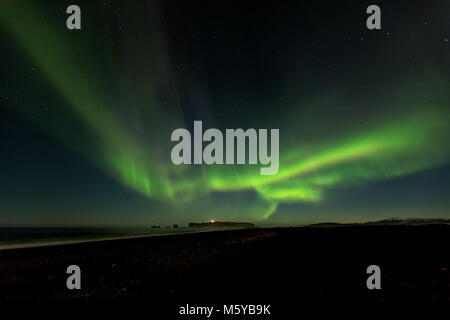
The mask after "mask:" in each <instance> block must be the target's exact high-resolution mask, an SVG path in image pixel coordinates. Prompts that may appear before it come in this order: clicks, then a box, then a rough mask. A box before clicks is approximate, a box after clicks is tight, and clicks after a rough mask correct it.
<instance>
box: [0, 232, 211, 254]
mask: <svg viewBox="0 0 450 320" xmlns="http://www.w3.org/2000/svg"><path fill="white" fill-rule="evenodd" d="M217 230H218V229H215V230H211V229H200V230H199V229H192V228H187V227H180V228H163V227H161V228H151V227H147V228H0V250H5V249H15V248H28V247H40V246H48V245H62V244H70V243H80V242H91V241H104V240H113V239H124V238H137V237H150V236H160V235H170V234H180V233H192V232H205V231H217Z"/></svg>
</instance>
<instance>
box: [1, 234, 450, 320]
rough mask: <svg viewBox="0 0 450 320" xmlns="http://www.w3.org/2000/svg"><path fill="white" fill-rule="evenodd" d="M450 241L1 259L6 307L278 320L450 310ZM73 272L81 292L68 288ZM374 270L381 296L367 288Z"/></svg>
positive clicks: (171, 240) (109, 246)
mask: <svg viewBox="0 0 450 320" xmlns="http://www.w3.org/2000/svg"><path fill="white" fill-rule="evenodd" d="M449 240H450V226H447V225H435V226H359V227H331V228H323V227H316V228H312V227H309V228H308V227H305V228H286V229H250V230H230V231H219V232H208V233H199V234H184V235H183V234H182V235H171V236H161V237H153V238H140V239H127V240H117V241H105V242H96V243H84V244H76V245H65V246H55V247H44V248H32V249H17V250H9V251H0V300H3V303H4V302H5V300H8V301H10V302H14V301H16V302H17V300H21V301H22V302H23V300H34V301H35V300H40V301H42V302H48V301H53V300H57V301H58V302H61V303H64V302H67V301H69V302H72V301H75V302H92V301H96V302H100V303H104V302H105V300H110V299H114V300H118V301H117V302H118V303H119V304H120V303H121V302H123V303H129V302H130V301H133V302H136V301H138V302H140V303H141V304H144V305H145V306H146V308H148V310H157V309H158V308H161V309H162V308H163V306H164V312H165V313H166V315H167V318H171V317H172V316H173V317H175V316H176V314H177V312H178V311H179V307H180V306H183V305H186V304H190V305H212V304H214V305H216V306H221V305H223V304H270V305H271V313H272V315H273V314H275V315H276V314H287V313H291V314H294V313H296V312H298V310H299V309H301V308H302V307H303V306H306V305H308V304H310V303H313V302H314V303H317V302H320V303H321V304H322V305H326V304H327V303H328V302H339V301H342V302H347V303H349V302H350V303H361V302H363V303H375V304H379V303H385V302H392V303H404V302H407V303H408V304H409V303H413V302H414V303H415V302H419V301H420V302H434V301H436V302H441V303H448V302H450V271H449V267H450V255H449V250H448V245H449V243H450V241H449ZM71 264H75V265H78V266H80V268H81V273H82V288H81V290H72V291H71V290H68V289H67V288H66V279H67V276H68V275H67V274H66V268H67V266H69V265H71ZM372 264H376V265H378V266H380V268H381V274H382V279H381V281H382V282H381V285H382V289H381V290H368V289H367V287H366V279H367V277H368V275H367V274H366V268H367V266H369V265H372ZM203 318H205V317H203ZM216 318H217V317H216ZM272 318H276V317H275V316H272ZM180 319H182V318H180ZM199 319H202V317H200V318H199Z"/></svg>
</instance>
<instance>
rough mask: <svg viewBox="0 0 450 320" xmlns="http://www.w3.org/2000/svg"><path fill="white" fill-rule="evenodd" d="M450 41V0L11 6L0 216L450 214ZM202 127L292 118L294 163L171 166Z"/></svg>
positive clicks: (284, 149) (141, 220)
mask: <svg viewBox="0 0 450 320" xmlns="http://www.w3.org/2000/svg"><path fill="white" fill-rule="evenodd" d="M70 4H77V5H79V6H80V8H81V21H82V22H81V23H82V28H81V30H68V29H67V28H66V18H67V17H68V15H67V14H66V8H67V6H68V5H70ZM370 4H377V5H379V6H380V7H381V14H382V28H381V30H373V31H371V30H368V29H367V28H366V18H367V17H368V15H367V14H366V13H365V11H366V8H367V6H368V5H370ZM449 37H450V2H449V1H438V0H432V1H406V0H403V1H401V0H398V1H376V2H373V1H370V2H369V1H292V2H291V1H242V0H239V1H222V0H220V1H175V0H169V1H166V0H165V1H161V2H157V1H153V2H149V1H106V0H105V1H81V0H77V1H70V2H66V1H19V0H14V1H8V0H6V1H5V0H3V1H2V2H1V4H0V45H1V59H0V70H1V72H0V84H1V85H0V226H148V225H153V224H160V225H166V224H172V223H179V224H181V225H183V224H186V223H188V222H191V221H209V220H210V219H215V220H231V221H249V222H256V223H258V224H260V225H301V224H305V223H313V222H324V221H337V222H360V221H368V220H377V219H383V218H389V217H422V218H428V217H434V218H449V217H450V187H449V181H450V148H449V138H450V132H449V125H448V124H449V120H450V89H449V88H450V56H449V54H450V43H449V42H448V38H449ZM194 120H202V121H203V127H204V129H206V128H219V129H221V130H223V131H225V129H226V128H243V129H247V128H256V129H258V128H267V129H271V128H279V129H280V169H279V172H278V173H277V174H276V175H272V176H263V175H260V174H259V168H260V165H259V164H258V165H234V166H233V165H212V166H208V165H190V166H189V165H181V166H176V165H174V164H173V163H172V162H171V159H170V153H171V149H172V147H173V146H174V144H175V143H173V142H171V141H170V135H171V132H172V131H173V130H174V129H176V128H188V129H189V130H192V126H193V121H194Z"/></svg>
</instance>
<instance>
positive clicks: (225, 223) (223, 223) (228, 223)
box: [189, 221, 255, 229]
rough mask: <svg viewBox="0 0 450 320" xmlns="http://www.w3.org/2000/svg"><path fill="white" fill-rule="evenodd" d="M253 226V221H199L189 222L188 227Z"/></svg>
mask: <svg viewBox="0 0 450 320" xmlns="http://www.w3.org/2000/svg"><path fill="white" fill-rule="evenodd" d="M224 227H225V228H245V229H247V228H254V227H255V225H254V224H253V223H248V222H231V221H210V222H201V223H194V222H191V223H189V228H224Z"/></svg>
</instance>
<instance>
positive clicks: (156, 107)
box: [0, 2, 450, 220]
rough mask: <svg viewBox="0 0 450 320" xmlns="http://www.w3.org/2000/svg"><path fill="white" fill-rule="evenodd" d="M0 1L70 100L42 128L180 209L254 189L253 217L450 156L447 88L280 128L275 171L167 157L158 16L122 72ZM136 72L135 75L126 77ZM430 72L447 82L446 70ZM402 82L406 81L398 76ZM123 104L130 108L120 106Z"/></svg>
mask: <svg viewBox="0 0 450 320" xmlns="http://www.w3.org/2000/svg"><path fill="white" fill-rule="evenodd" d="M6 7H8V9H9V10H1V12H0V21H1V23H2V24H3V26H4V27H5V29H6V30H7V32H8V33H9V34H10V36H11V39H13V38H14V39H15V41H17V44H18V45H19V47H18V48H22V49H24V50H25V52H26V53H27V56H28V58H29V59H30V61H31V62H32V63H34V64H37V65H38V66H39V68H40V69H41V70H42V72H43V73H44V74H45V77H46V79H47V81H48V82H49V83H50V84H51V85H53V87H54V90H55V91H56V92H58V94H59V95H60V97H61V98H62V99H63V100H64V101H65V103H61V108H67V109H65V110H63V111H62V112H64V113H66V114H69V117H70V118H71V119H72V121H73V122H74V123H77V126H76V127H75V129H74V132H68V130H67V129H64V128H63V127H61V124H60V122H59V121H58V122H55V123H54V125H52V126H48V125H46V126H45V129H47V130H49V132H50V133H51V134H52V135H53V136H55V137H57V138H58V139H61V141H62V142H63V143H64V144H65V145H67V146H68V147H69V148H72V149H73V150H75V151H77V152H79V153H80V154H81V155H83V156H84V157H85V158H86V159H88V160H89V161H91V162H92V163H93V164H94V165H95V166H97V167H98V168H100V169H101V170H102V171H104V172H105V173H106V174H107V175H109V176H111V177H113V178H114V179H116V180H117V181H118V182H120V183H122V184H124V185H126V186H128V187H129V188H132V189H133V190H135V191H137V192H139V193H142V194H144V195H146V196H148V197H150V198H152V199H156V200H158V201H163V202H167V203H170V204H171V205H173V206H174V207H178V208H179V210H183V208H189V206H195V201H198V200H199V199H202V198H204V197H207V196H208V194H210V193H211V192H241V191H248V190H253V191H255V192H256V193H257V194H258V196H259V198H260V201H261V203H260V204H258V205H257V210H258V212H257V213H252V215H251V218H253V219H255V220H258V219H266V218H268V217H269V216H270V215H271V214H273V213H274V212H276V210H277V206H278V205H279V204H280V203H292V202H313V203H314V202H322V201H326V190H328V189H332V188H340V187H341V188H343V187H347V186H358V185H363V184H366V183H368V182H370V181H373V180H382V179H390V178H394V177H398V176H402V175H407V174H412V173H415V172H419V171H422V170H427V169H430V168H433V167H437V166H441V165H445V164H447V163H448V162H449V159H450V152H449V148H448V145H447V141H448V139H449V137H450V136H449V130H448V123H449V120H450V119H449V114H448V109H447V108H446V105H448V103H449V101H448V97H445V98H444V99H442V100H443V101H442V104H441V105H426V106H425V105H424V104H423V103H426V102H425V99H420V98H419V99H416V100H415V101H413V102H411V101H402V102H401V103H407V104H409V105H410V106H409V108H408V110H409V111H408V114H407V115H401V116H397V117H394V120H392V118H391V119H389V120H383V121H378V122H377V123H373V124H371V125H370V126H369V127H368V128H366V129H364V130H361V129H358V130H356V129H355V130H352V131H353V132H351V133H346V134H343V136H340V137H339V136H336V137H333V138H332V139H330V138H327V139H323V140H324V141H317V142H314V143H308V142H305V143H302V142H301V139H300V138H301V137H297V138H299V140H298V141H300V142H295V141H296V139H295V138H293V137H290V141H288V140H287V139H284V140H283V136H284V135H285V134H286V135H287V132H289V135H294V137H295V133H294V132H292V130H290V129H289V128H280V170H279V172H278V174H276V175H273V176H261V175H259V166H250V165H242V166H226V165H222V166H219V165H216V166H201V167H198V166H197V167H194V166H191V167H186V166H179V167H177V166H175V165H173V164H172V163H171V162H170V149H171V147H172V145H171V143H170V136H169V134H168V133H169V132H170V131H171V130H173V129H174V128H177V127H185V126H186V124H185V123H184V121H183V115H182V111H181V110H180V108H181V107H180V106H179V105H177V103H173V104H172V105H171V106H168V105H163V104H162V103H161V102H160V101H158V99H157V98H156V97H157V96H158V95H157V91H158V90H159V89H160V88H164V90H166V91H168V92H173V93H174V96H175V95H176V88H175V86H174V85H173V82H172V81H165V80H164V79H162V77H161V76H158V75H159V74H162V73H170V67H169V63H168V62H167V61H165V59H164V54H165V53H164V50H163V49H156V48H164V44H163V43H162V41H161V40H160V39H161V36H158V35H159V34H160V33H159V32H158V27H157V25H156V23H155V25H152V26H151V28H152V30H153V31H152V35H151V37H150V38H149V43H146V44H142V48H140V49H141V50H145V52H146V54H147V55H149V56H150V58H149V59H148V61H146V62H144V66H143V68H142V70H139V71H138V70H134V71H133V70H132V71H130V72H129V73H128V74H127V69H126V67H120V66H116V65H115V64H114V60H113V59H112V57H108V56H105V57H104V61H105V63H106V64H107V65H108V70H109V71H110V74H112V76H110V75H109V74H104V73H101V74H100V72H98V73H96V72H95V71H94V70H96V68H98V66H97V64H96V63H95V61H93V58H92V56H91V55H90V53H91V52H95V51H96V50H97V49H99V50H101V48H98V47H94V48H91V49H88V48H86V46H83V45H82V42H81V40H80V39H77V38H72V39H71V40H70V41H71V42H70V43H69V40H67V39H68V38H70V37H68V36H67V30H63V28H56V26H54V25H52V24H51V23H49V22H48V23H46V24H43V23H42V21H48V20H46V19H44V17H45V15H44V13H43V12H40V11H39V10H38V9H36V8H35V9H30V7H28V8H27V9H26V10H25V9H23V6H22V7H21V6H15V5H14V4H13V2H7V4H6ZM154 20H155V21H157V19H154ZM149 28H150V27H149ZM105 37H107V36H106V35H105ZM158 39H159V40H158ZM94 46H95V45H94ZM97 46H101V44H97ZM70 52H73V54H69V53H70ZM102 52H108V50H102ZM79 61H83V67H81V66H80V64H79V63H78V62H79ZM85 62H86V63H85ZM155 65H158V67H155ZM162 71H164V72H162ZM136 73H137V74H136ZM116 74H119V76H116ZM133 77H137V79H138V80H135V81H131V80H130V79H133ZM436 78H438V82H439V83H440V84H441V85H442V86H443V87H444V88H448V87H449V83H448V81H447V80H446V79H445V78H440V77H438V76H436ZM111 79H114V81H112V80H111ZM108 85H110V86H111V87H113V89H114V90H116V91H117V92H118V94H119V95H120V96H121V97H122V99H119V100H118V101H108V100H107V99H106V98H105V97H104V95H102V91H103V90H104V89H105V87H106V86H108ZM140 86H143V87H142V88H141V87H140ZM402 90H404V91H405V92H408V90H410V88H409V87H408V86H407V85H404V87H403V89H402ZM300 102H301V99H298V101H297V102H296V103H300ZM422 102H423V103H422ZM397 103H398V102H397ZM123 104H127V105H130V107H129V108H128V109H127V110H125V111H123V110H122V111H120V105H123ZM425 109H426V110H427V111H418V110H425ZM124 112H125V114H124ZM23 113H24V114H26V113H27V112H26V111H25V110H23ZM167 115H170V116H167ZM118 124H120V125H118ZM81 137H82V138H81ZM187 210H189V209H187ZM242 214H243V215H244V214H245V213H242Z"/></svg>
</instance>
